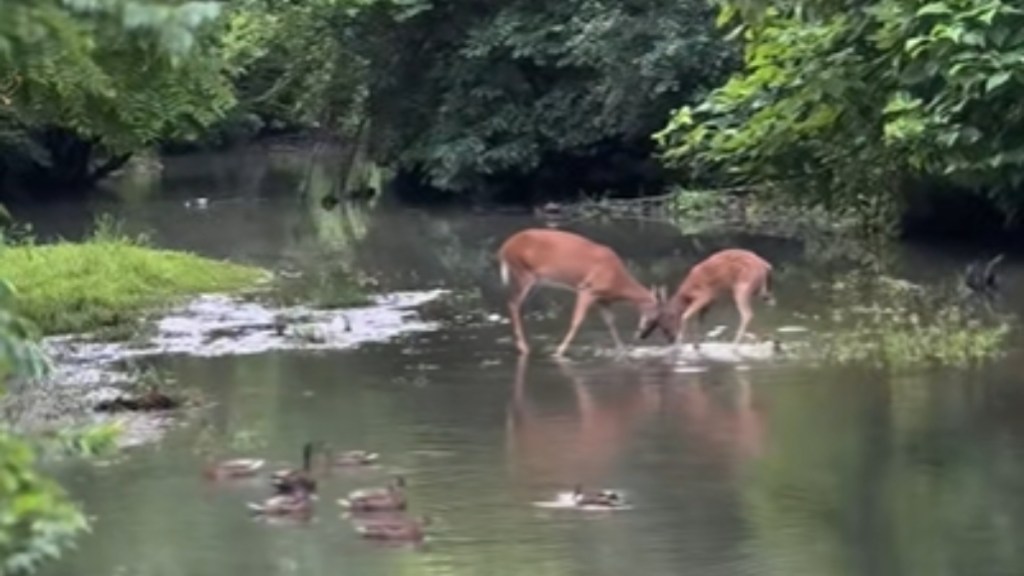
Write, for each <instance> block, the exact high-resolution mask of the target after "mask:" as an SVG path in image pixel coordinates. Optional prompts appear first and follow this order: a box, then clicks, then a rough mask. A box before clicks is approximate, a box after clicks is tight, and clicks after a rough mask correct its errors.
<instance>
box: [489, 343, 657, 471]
mask: <svg viewBox="0 0 1024 576" xmlns="http://www.w3.org/2000/svg"><path fill="white" fill-rule="evenodd" d="M528 362H529V360H528V358H527V357H520V358H519V360H518V361H517V363H516V374H515V381H514V383H513V393H512V401H511V402H510V404H509V409H508V411H507V414H506V419H505V422H506V448H507V454H508V458H509V460H510V464H511V467H512V468H513V470H514V471H515V472H516V473H525V474H527V475H530V476H542V477H544V478H546V479H550V480H551V481H552V482H555V483H559V484H564V485H565V486H567V487H572V486H573V485H575V484H576V483H577V482H583V483H585V484H586V483H589V482H590V481H591V480H596V479H600V478H602V477H605V476H606V475H607V473H608V472H609V470H610V468H611V466H612V465H613V463H614V461H615V460H616V458H618V457H619V456H621V455H622V453H623V451H624V450H625V449H626V448H627V446H628V445H629V444H630V437H631V435H632V433H633V432H634V431H635V429H636V428H637V426H638V425H640V424H641V423H643V422H644V421H645V420H646V419H647V417H649V416H651V415H653V414H655V412H656V411H657V405H658V398H657V395H656V394H657V391H656V390H655V389H654V388H653V387H651V386H643V385H640V386H638V385H637V384H636V380H637V378H638V377H639V374H638V371H637V370H636V368H634V367H631V366H629V365H611V366H606V367H602V369H601V370H600V371H599V372H595V373H593V374H584V373H583V372H581V371H580V370H579V369H578V368H576V367H575V366H573V365H572V364H571V363H569V362H567V361H556V362H555V364H556V366H557V367H558V370H559V372H561V374H562V375H563V376H564V377H565V380H566V381H567V382H568V384H569V387H570V390H571V391H572V396H573V399H574V400H575V404H576V410H575V414H572V412H571V411H564V412H558V413H555V414H552V411H553V409H547V410H543V409H542V408H541V407H540V406H539V405H538V404H539V403H535V402H533V401H531V399H530V395H529V394H527V390H526V372H527V364H528ZM585 381H586V382H585ZM594 384H599V385H600V384H608V385H607V386H601V388H602V390H600V392H601V394H597V392H598V391H597V390H595V389H594V387H593V385H594Z"/></svg>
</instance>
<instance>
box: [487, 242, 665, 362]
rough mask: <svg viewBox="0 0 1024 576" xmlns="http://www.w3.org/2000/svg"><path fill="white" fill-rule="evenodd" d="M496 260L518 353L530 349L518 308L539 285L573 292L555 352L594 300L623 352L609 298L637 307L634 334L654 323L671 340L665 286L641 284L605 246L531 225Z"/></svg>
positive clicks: (567, 340)
mask: <svg viewBox="0 0 1024 576" xmlns="http://www.w3.org/2000/svg"><path fill="white" fill-rule="evenodd" d="M498 261H499V262H500V264H501V281H502V283H503V284H505V285H506V286H510V287H511V291H510V293H509V298H508V309H509V314H510V315H511V317H512V329H513V331H515V336H516V347H518V348H519V352H520V353H521V354H528V353H529V351H530V347H529V345H527V343H526V337H525V335H524V334H523V321H522V318H521V317H520V309H521V308H522V305H523V301H524V300H526V297H527V296H528V295H529V294H530V291H531V290H532V289H533V288H534V287H535V286H537V285H542V286H551V287H557V288H563V289H567V290H572V291H574V292H576V307H575V309H574V310H573V314H572V323H571V324H570V326H569V331H568V332H566V334H565V338H564V339H563V340H562V343H561V344H559V345H558V349H557V350H556V351H555V356H563V355H565V351H566V350H567V349H568V348H569V344H570V343H571V342H572V340H573V338H574V337H575V336H576V332H577V331H578V330H579V327H580V323H582V322H583V319H584V318H585V317H586V315H587V311H588V310H589V309H590V307H591V306H593V305H597V306H598V307H599V310H600V313H601V318H602V319H603V320H604V323H605V325H607V326H608V331H609V332H611V335H612V339H613V340H615V346H616V347H617V348H618V350H619V351H620V352H621V351H622V350H623V349H624V348H623V344H622V339H621V338H619V333H618V330H616V328H615V318H614V315H613V314H612V311H611V309H610V305H611V304H613V303H615V302H619V301H626V302H629V303H630V304H632V305H633V306H634V307H635V308H636V309H637V311H638V312H639V313H640V323H639V326H638V328H637V337H639V338H641V339H642V338H646V337H647V336H648V335H650V334H651V332H653V331H654V329H655V328H661V331H662V334H664V335H665V337H666V338H667V339H668V340H670V341H671V340H672V337H673V335H674V334H673V333H672V332H669V330H668V329H667V328H666V326H665V325H664V318H665V316H664V314H663V301H664V299H665V290H664V288H661V289H658V290H654V289H650V288H646V287H644V286H643V285H642V284H640V282H638V281H637V280H636V278H634V277H633V275H632V274H630V273H629V271H627V270H626V266H625V265H624V264H623V262H622V259H620V258H619V256H618V254H616V253H615V251H614V250H612V249H611V248H609V247H608V246H604V245H602V244H598V243H596V242H593V241H591V240H588V239H587V238H584V237H583V236H580V235H578V234H573V233H571V232H563V231H561V230H551V229H546V228H530V229H527V230H523V231H521V232H517V233H516V234H513V235H512V236H510V237H509V238H508V239H507V240H505V243H504V244H502V245H501V248H500V249H499V250H498Z"/></svg>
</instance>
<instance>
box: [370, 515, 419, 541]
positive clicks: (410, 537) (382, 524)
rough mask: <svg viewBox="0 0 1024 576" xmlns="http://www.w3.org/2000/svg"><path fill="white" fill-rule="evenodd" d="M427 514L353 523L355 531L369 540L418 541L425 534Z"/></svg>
mask: <svg viewBox="0 0 1024 576" xmlns="http://www.w3.org/2000/svg"><path fill="white" fill-rule="evenodd" d="M430 522H431V519H430V517H429V516H421V517H420V518H401V517H400V518H386V519H379V518H375V519H372V520H362V521H359V522H355V523H354V527H355V530H356V532H357V533H358V534H359V535H360V536H362V537H363V538H367V539H371V540H392V541H394V540H401V541H406V542H418V541H420V540H423V537H424V536H425V531H424V527H426V526H428V525H430Z"/></svg>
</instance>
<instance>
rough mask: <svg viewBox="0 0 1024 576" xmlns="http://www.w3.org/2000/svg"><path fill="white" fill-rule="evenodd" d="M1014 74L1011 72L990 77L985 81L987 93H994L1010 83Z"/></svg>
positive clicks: (998, 73)
mask: <svg viewBox="0 0 1024 576" xmlns="http://www.w3.org/2000/svg"><path fill="white" fill-rule="evenodd" d="M1012 77H1013V74H1011V73H1010V72H997V73H995V74H993V75H991V76H989V77H988V80H986V81H985V92H993V91H995V90H997V89H999V88H1000V87H1001V86H1002V85H1004V84H1006V83H1007V82H1009V81H1010V78H1012Z"/></svg>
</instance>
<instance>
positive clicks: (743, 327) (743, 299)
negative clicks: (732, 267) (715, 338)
mask: <svg viewBox="0 0 1024 576" xmlns="http://www.w3.org/2000/svg"><path fill="white" fill-rule="evenodd" d="M753 295H754V286H753V285H751V284H737V285H736V287H735V288H733V291H732V296H733V299H734V300H735V301H736V309H737V310H738V311H739V313H740V327H739V328H738V329H737V330H736V338H734V339H733V341H732V343H733V344H738V343H739V342H740V340H742V339H743V335H744V334H745V333H746V332H747V326H748V325H750V320H751V319H752V318H753V317H754V311H753V310H752V309H751V308H750V298H751V296H753Z"/></svg>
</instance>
